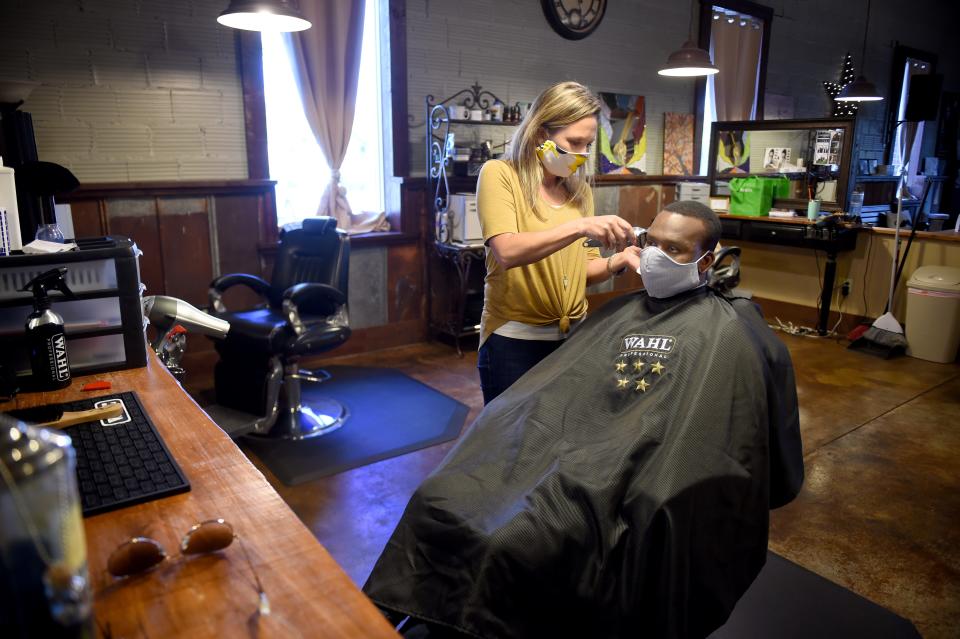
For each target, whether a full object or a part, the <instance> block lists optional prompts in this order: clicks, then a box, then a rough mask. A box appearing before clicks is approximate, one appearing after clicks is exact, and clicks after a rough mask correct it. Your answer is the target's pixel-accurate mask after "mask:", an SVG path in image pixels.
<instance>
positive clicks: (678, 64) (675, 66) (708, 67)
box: [657, 40, 719, 77]
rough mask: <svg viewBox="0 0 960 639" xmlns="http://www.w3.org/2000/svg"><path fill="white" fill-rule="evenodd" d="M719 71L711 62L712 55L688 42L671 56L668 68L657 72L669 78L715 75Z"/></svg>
mask: <svg viewBox="0 0 960 639" xmlns="http://www.w3.org/2000/svg"><path fill="white" fill-rule="evenodd" d="M718 71H719V69H718V68H717V67H716V66H714V64H713V61H711V60H710V54H709V53H707V52H706V51H704V50H703V49H701V48H700V47H698V46H697V45H696V44H695V43H694V42H693V40H687V41H686V42H684V43H683V46H682V47H680V48H679V49H677V50H676V51H674V52H673V53H671V54H670V57H668V58H667V66H665V67H664V68H662V69H660V70H659V71H657V73H659V74H660V75H669V76H686V77H693V76H702V75H713V74H714V73H717V72H718Z"/></svg>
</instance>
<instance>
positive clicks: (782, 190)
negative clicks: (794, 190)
mask: <svg viewBox="0 0 960 639" xmlns="http://www.w3.org/2000/svg"><path fill="white" fill-rule="evenodd" d="M760 179H762V180H765V181H767V182H770V183H771V185H772V189H773V199H774V200H780V199H786V198H788V197H790V180H789V179H787V177H786V176H784V175H778V176H777V177H769V178H760Z"/></svg>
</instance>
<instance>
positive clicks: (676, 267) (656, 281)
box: [637, 246, 709, 298]
mask: <svg viewBox="0 0 960 639" xmlns="http://www.w3.org/2000/svg"><path fill="white" fill-rule="evenodd" d="M707 253H709V251H707V252H706V253H704V254H703V255H701V256H700V257H698V258H697V259H695V260H694V261H692V262H688V263H686V264H681V263H680V262H677V261H675V260H674V259H673V258H671V257H670V256H669V255H667V254H666V253H664V252H663V251H661V250H660V248H659V247H656V246H648V247H647V248H645V249H643V250H642V251H641V252H640V268H639V270H638V271H637V272H638V273H640V277H642V278H643V285H644V287H645V288H646V289H647V294H649V295H650V297H656V298H664V297H673V296H674V295H677V294H679V293H683V292H684V291H689V290H691V289H694V288H697V287H698V286H700V285H701V284H703V278H702V277H701V276H700V270H699V269H698V268H697V264H698V263H699V262H700V260H702V259H703V258H704V257H706V256H707Z"/></svg>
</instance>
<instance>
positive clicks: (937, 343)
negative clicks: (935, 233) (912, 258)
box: [907, 266, 960, 362]
mask: <svg viewBox="0 0 960 639" xmlns="http://www.w3.org/2000/svg"><path fill="white" fill-rule="evenodd" d="M907 343H908V346H907V355H910V356H911V357H916V358H918V359H925V360H929V361H931V362H952V361H953V360H955V359H956V358H957V347H958V346H960V268H957V267H954V266H921V267H920V268H918V269H917V270H916V271H914V272H913V275H912V276H911V277H910V279H909V280H908V281H907Z"/></svg>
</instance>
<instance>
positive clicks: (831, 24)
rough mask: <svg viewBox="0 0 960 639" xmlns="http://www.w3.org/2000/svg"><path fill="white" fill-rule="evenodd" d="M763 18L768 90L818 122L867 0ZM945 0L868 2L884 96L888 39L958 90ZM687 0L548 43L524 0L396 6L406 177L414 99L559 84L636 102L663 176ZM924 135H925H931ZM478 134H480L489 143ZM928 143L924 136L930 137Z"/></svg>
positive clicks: (417, 116) (631, 3)
mask: <svg viewBox="0 0 960 639" xmlns="http://www.w3.org/2000/svg"><path fill="white" fill-rule="evenodd" d="M760 4H766V5H767V6H770V7H772V8H773V9H774V13H775V17H774V19H773V26H772V37H771V45H770V59H769V66H768V70H767V87H766V90H767V92H768V93H775V94H781V95H790V96H794V97H795V99H796V117H798V118H808V117H828V116H829V114H830V103H829V101H828V99H827V97H826V95H825V94H824V92H823V88H822V82H823V81H824V80H833V81H836V79H837V77H838V76H839V72H840V65H841V63H842V62H843V57H844V54H845V53H846V52H847V51H850V53H852V54H853V60H854V65H855V67H856V69H857V71H858V72H859V69H860V63H861V60H860V51H861V45H862V42H863V40H862V38H863V27H864V17H865V16H864V11H865V9H866V0H848V1H844V2H836V1H828V0H762V1H761V2H760ZM958 7H960V2H957V1H956V0H915V1H913V2H910V3H905V2H902V1H900V0H873V5H872V14H871V20H870V34H869V38H868V45H867V61H866V62H867V64H866V74H867V76H868V77H869V79H870V80H871V81H873V82H874V83H875V84H876V85H877V87H878V88H879V89H880V90H881V91H882V92H883V93H884V94H885V93H886V91H887V88H888V85H889V80H890V65H891V62H892V58H893V41H894V40H899V41H900V42H901V43H902V44H904V45H906V46H911V47H914V48H918V49H923V50H928V51H932V52H935V53H937V54H939V57H940V61H939V64H938V71H939V72H941V73H944V74H945V75H946V78H945V82H944V88H945V89H947V90H954V91H956V90H960V44H958V42H960V39H958V38H956V37H955V36H954V32H955V29H956V25H957V24H958V22H960V11H958ZM689 10H690V4H689V3H688V2H685V1H683V2H681V1H673V2H667V1H665V0H617V1H615V2H609V3H608V6H607V14H606V16H605V17H604V21H603V22H602V23H601V25H600V26H599V27H598V28H597V30H596V31H595V32H594V33H593V34H592V35H590V36H589V37H588V38H586V39H584V40H580V41H570V40H564V39H563V38H561V37H560V36H558V35H557V34H555V33H554V32H553V31H552V30H551V29H550V27H549V25H548V24H547V22H546V19H545V18H544V17H543V12H542V11H541V9H540V3H539V2H536V1H535V0H462V1H456V2H454V1H452V0H407V65H408V68H407V82H408V96H407V97H408V108H409V112H410V114H411V115H412V116H413V123H412V125H411V126H410V143H411V170H412V172H413V173H414V174H416V175H423V174H424V148H423V147H424V135H425V134H424V117H425V114H424V96H425V95H427V94H432V95H434V96H435V97H436V98H437V99H442V98H446V97H448V96H450V95H451V94H453V93H455V92H457V91H459V90H460V89H464V88H467V87H469V86H470V85H471V84H473V83H474V82H478V83H479V84H481V85H482V86H483V87H484V88H486V89H489V90H491V91H492V92H493V93H495V94H497V95H498V96H500V97H501V98H503V99H504V100H507V101H508V102H511V103H512V102H515V101H517V100H532V99H533V98H534V97H535V96H536V95H537V94H538V93H539V92H540V91H541V90H542V89H543V88H544V87H546V86H547V85H549V84H551V83H553V82H557V81H560V80H565V79H573V80H577V81H580V82H583V83H585V84H587V85H588V86H589V87H590V88H591V89H593V90H594V91H615V92H620V93H633V94H639V95H643V96H646V108H647V136H648V138H647V171H648V173H653V174H656V173H660V171H661V170H662V151H663V140H662V129H663V113H664V112H666V111H675V112H681V113H690V112H693V92H694V82H693V80H690V79H682V78H663V77H661V76H659V75H657V69H658V68H659V67H660V66H661V65H662V64H663V63H664V62H665V61H666V56H667V54H668V53H669V52H670V51H672V50H674V49H676V48H677V47H679V46H680V44H681V43H682V42H683V40H685V39H686V36H687V29H688V23H689ZM885 107H886V103H880V104H874V105H868V106H866V107H865V108H864V110H863V112H862V115H861V117H860V118H859V120H860V121H859V122H858V141H859V142H860V145H859V146H862V148H863V151H864V155H863V157H879V153H880V152H881V151H882V148H883V143H882V140H881V138H880V135H881V132H882V123H883V119H884V114H885ZM932 128H933V127H928V129H932ZM507 131H508V130H507V129H495V128H494V127H489V128H488V129H484V130H480V131H476V129H475V128H473V127H471V128H460V129H458V130H455V133H457V134H458V135H460V136H463V137H465V138H466V139H467V140H470V139H472V137H473V136H474V133H475V132H476V133H477V135H478V137H479V138H480V139H488V138H493V139H494V140H495V141H497V142H499V141H501V138H502V137H503V136H504V135H508V133H507ZM488 133H489V134H488ZM930 135H933V133H932V131H931V133H930Z"/></svg>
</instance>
